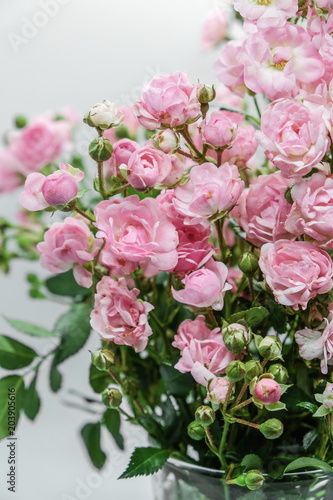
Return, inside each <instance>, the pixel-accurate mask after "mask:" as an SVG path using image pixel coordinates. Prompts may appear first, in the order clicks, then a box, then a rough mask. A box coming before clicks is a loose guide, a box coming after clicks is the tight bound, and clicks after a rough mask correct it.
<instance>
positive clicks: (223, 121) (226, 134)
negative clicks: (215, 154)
mask: <svg viewBox="0 0 333 500" xmlns="http://www.w3.org/2000/svg"><path fill="white" fill-rule="evenodd" d="M200 128H201V135H202V140H203V142H204V143H206V144H208V145H209V146H210V147H212V148H214V149H218V148H223V147H225V146H228V145H229V144H230V143H231V142H232V141H233V140H234V139H235V137H236V133H237V125H236V124H235V123H233V122H232V121H231V120H230V118H228V116H227V115H226V114H225V112H224V111H214V113H212V115H211V117H210V118H208V119H207V118H206V120H203V122H202V123H201V125H200Z"/></svg>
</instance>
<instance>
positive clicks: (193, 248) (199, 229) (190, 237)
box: [174, 224, 215, 278]
mask: <svg viewBox="0 0 333 500" xmlns="http://www.w3.org/2000/svg"><path fill="white" fill-rule="evenodd" d="M177 232H178V238H179V244H178V246H177V253H178V262H177V266H176V267H175V269H174V272H175V273H176V275H177V277H178V278H180V277H183V276H184V275H185V274H188V273H190V272H192V271H196V270H197V269H199V268H200V267H202V266H203V265H204V264H205V262H207V261H208V260H209V259H210V257H211V256H212V255H213V253H214V251H215V249H214V246H213V244H212V243H209V242H208V240H209V237H210V234H211V227H207V226H206V225H205V224H192V225H191V224H188V225H185V224H184V225H183V227H181V228H179V227H178V228H177Z"/></svg>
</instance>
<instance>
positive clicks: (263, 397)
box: [253, 378, 281, 405]
mask: <svg viewBox="0 0 333 500" xmlns="http://www.w3.org/2000/svg"><path fill="white" fill-rule="evenodd" d="M253 395H254V396H255V397H256V398H257V399H258V400H259V401H260V403H263V404H265V405H271V404H274V403H277V402H278V401H279V400H280V397H281V387H280V385H279V384H278V383H277V382H276V381H275V380H273V379H271V378H262V379H261V380H259V382H258V383H257V384H256V385H255V387H254V391H253Z"/></svg>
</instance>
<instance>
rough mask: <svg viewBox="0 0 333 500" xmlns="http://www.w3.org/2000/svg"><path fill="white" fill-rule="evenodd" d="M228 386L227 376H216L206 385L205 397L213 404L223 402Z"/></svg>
mask: <svg viewBox="0 0 333 500" xmlns="http://www.w3.org/2000/svg"><path fill="white" fill-rule="evenodd" d="M229 387H230V381H229V380H228V378H227V377H216V378H213V380H212V381H211V382H210V384H209V385H208V388H207V389H208V393H207V399H208V401H210V402H211V403H213V404H217V405H218V404H220V403H224V402H225V400H226V397H227V394H228V390H229Z"/></svg>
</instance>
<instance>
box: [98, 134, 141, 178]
mask: <svg viewBox="0 0 333 500" xmlns="http://www.w3.org/2000/svg"><path fill="white" fill-rule="evenodd" d="M109 130H113V129H112V128H111V129H109ZM103 135H104V136H105V134H103ZM139 148H140V145H139V144H138V143H137V142H135V141H132V140H131V139H120V141H117V142H115V143H114V144H113V153H112V155H111V158H110V159H109V160H107V161H105V162H104V164H103V165H104V168H105V176H106V177H108V176H117V175H118V173H119V172H118V169H117V167H120V166H121V165H126V166H127V165H128V162H129V159H130V158H131V156H132V153H134V151H136V150H137V149H139Z"/></svg>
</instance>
